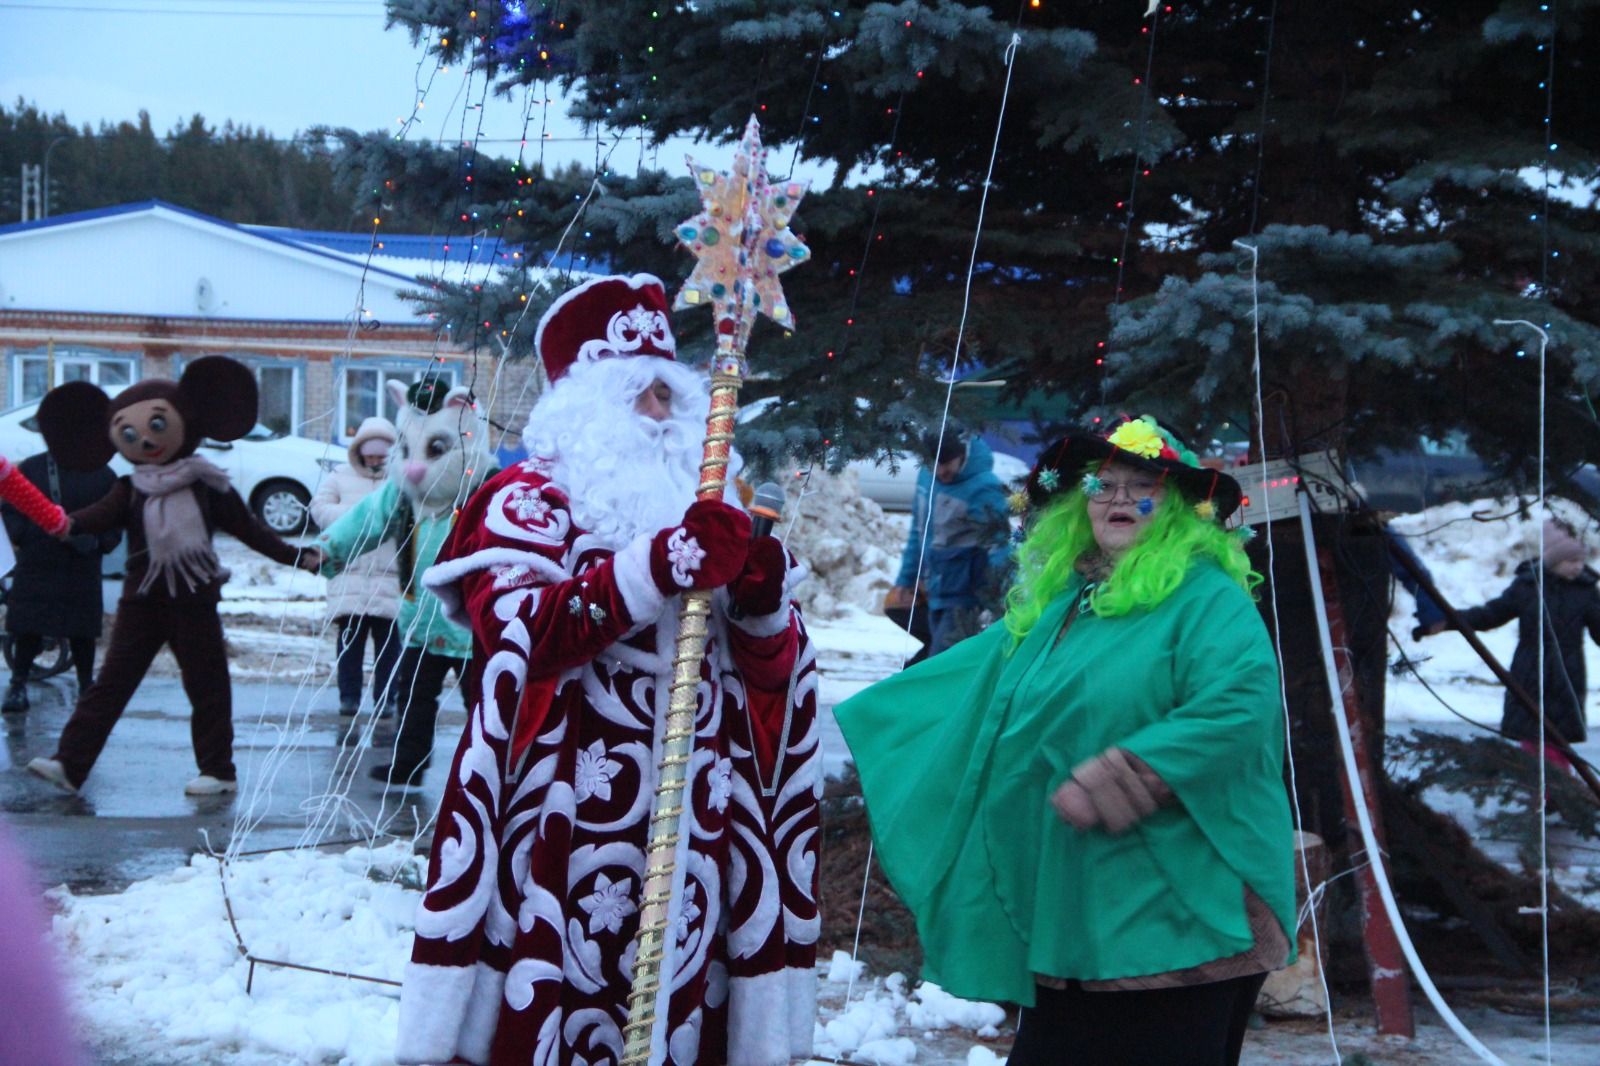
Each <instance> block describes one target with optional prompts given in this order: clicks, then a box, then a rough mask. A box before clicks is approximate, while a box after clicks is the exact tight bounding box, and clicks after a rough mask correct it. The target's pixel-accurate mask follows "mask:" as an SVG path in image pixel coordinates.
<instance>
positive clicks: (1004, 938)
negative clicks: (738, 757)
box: [834, 416, 1295, 1066]
mask: <svg viewBox="0 0 1600 1066" xmlns="http://www.w3.org/2000/svg"><path fill="white" fill-rule="evenodd" d="M1027 492H1028V497H1029V502H1030V504H1031V509H1032V510H1033V511H1034V513H1035V514H1036V515H1037V517H1036V518H1035V519H1034V520H1033V521H1032V523H1031V525H1030V527H1029V529H1028V533H1027V536H1026V538H1025V539H1024V541H1023V542H1022V545H1021V547H1020V549H1019V551H1018V562H1019V565H1018V573H1017V578H1016V583H1015V585H1014V586H1013V587H1012V589H1011V590H1010V592H1009V594H1008V596H1007V607H1008V610H1007V613H1006V615H1005V618H1004V619H1003V624H1000V625H995V626H991V627H990V628H989V629H988V630H986V631H985V632H983V633H981V634H979V635H978V636H976V637H973V638H972V639H970V640H967V641H964V642H963V643H961V644H958V645H957V646H955V647H954V648H952V649H951V650H949V651H947V652H946V653H944V654H943V655H940V656H936V657H934V658H932V659H930V660H928V661H927V662H925V663H922V664H920V665H919V666H916V667H914V668H912V669H909V670H906V671H904V672H902V673H900V674H898V675H897V676H895V677H892V678H889V679H887V680H885V681H882V682H880V683H878V684H876V685H874V686H872V687H871V688H869V689H867V690H866V691H865V692H863V693H861V694H860V695H858V696H856V697H854V698H853V699H850V700H847V701H845V702H844V703H841V704H840V705H839V706H838V707H837V708H835V711H834V713H835V716H836V717H837V719H838V722H839V725H840V727H841V729H842V730H843V731H844V735H845V739H846V740H847V741H848V742H849V745H850V750H851V753H852V755H853V757H854V759H855V764H856V767H857V769H858V771H859V772H860V775H861V784H862V789H863V791H864V792H865V795H866V802H867V809H868V811H869V812H870V814H871V818H872V826H873V836H874V838H875V840H876V843H877V850H878V854H879V856H880V857H881V860H882V863H883V868H884V871H885V873H886V874H887V875H888V878H889V880H890V882H891V883H892V884H893V885H894V887H895V889H896V891H898V892H899V894H900V896H901V898H902V899H904V900H905V902H906V904H907V906H909V907H910V908H911V910H912V912H913V913H914V914H915V915H916V918H917V929H918V932H919V934H920V935H921V939H922V945H923V950H924V954H925V964H924V971H923V976H924V978H925V979H926V980H929V981H934V982H937V983H938V984H940V985H942V986H944V987H945V988H946V989H947V990H949V991H951V992H953V993H955V994H956V995H960V996H966V997H969V998H975V999H999V1000H1010V1001H1012V1002H1016V1003H1018V1004H1020V1005H1021V1006H1022V1015H1021V1021H1020V1023H1019V1029H1018V1036H1017V1042H1016V1046H1015V1047H1014V1048H1013V1050H1012V1055H1011V1058H1010V1060H1009V1061H1010V1063H1011V1066H1036V1064H1040V1063H1052V1064H1061V1063H1069V1064H1081V1066H1142V1064H1149V1066H1231V1064H1233V1063H1236V1062H1237V1061H1238V1057H1239V1050H1240V1046H1241V1044H1242V1042H1243V1038H1244V1030H1245V1023H1246V1021H1247V1020H1248V1018H1249V1013H1250V1008H1251V1006H1252V1005H1253V1004H1254V1001H1255V996H1256V993H1257V991H1258V990H1259V989H1260V987H1261V983H1262V981H1263V980H1265V976H1266V974H1267V972H1269V971H1271V970H1274V969H1277V968H1279V967H1281V966H1283V965H1285V964H1287V963H1288V962H1290V961H1292V956H1293V949H1292V941H1293V936H1292V931H1293V929H1294V928H1295V922H1294V910H1295V907H1294V874H1293V866H1292V863H1293V840H1292V836H1293V833H1292V825H1291V822H1290V818H1289V807H1288V800H1287V796H1286V793H1285V789H1284V785H1283V750H1284V732H1283V729H1284V726H1283V713H1282V709H1281V704H1280V701H1279V686H1278V665H1277V660H1276V659H1275V657H1274V655H1273V649H1272V644H1271V641H1270V640H1269V639H1268V637H1267V633H1266V630H1265V627H1264V626H1263V625H1262V622H1261V618H1260V615H1259V614H1258V613H1257V611H1256V608H1255V604H1254V602H1253V599H1252V596H1251V589H1252V588H1253V586H1254V585H1256V584H1257V583H1259V582H1260V580H1261V578H1260V576H1259V575H1257V574H1255V573H1254V572H1252V571H1251V569H1250V564H1249V561H1248V560H1247V559H1246V557H1245V553H1244V549H1243V547H1242V545H1241V543H1240V541H1239V539H1238V538H1237V537H1236V536H1234V535H1233V534H1230V533H1228V532H1225V531H1224V530H1223V529H1222V527H1221V525H1220V523H1221V522H1222V521H1223V520H1225V519H1226V518H1227V517H1228V516H1229V515H1230V514H1231V513H1232V512H1233V511H1234V510H1236V509H1237V507H1238V506H1239V503H1240V500H1241V492H1240V489H1239V485H1238V483H1237V482H1235V481H1234V480H1233V479H1232V478H1230V477H1228V476H1227V475H1226V474H1223V473H1221V472H1219V471H1213V470H1209V469H1205V468H1202V467H1200V465H1199V463H1198V461H1197V460H1196V459H1195V456H1194V453H1193V452H1191V451H1190V450H1189V449H1188V448H1187V447H1186V446H1184V444H1183V443H1182V442H1181V441H1180V440H1179V439H1178V438H1177V437H1176V436H1175V435H1173V434H1172V433H1171V432H1170V431H1169V430H1168V429H1166V427H1164V426H1161V425H1160V424H1159V423H1157V422H1156V421H1155V420H1154V419H1153V418H1150V417H1149V416H1146V417H1144V418H1140V419H1134V420H1130V421H1127V422H1124V423H1123V424H1122V425H1120V426H1118V427H1117V428H1116V429H1115V431H1114V432H1112V433H1111V434H1109V435H1108V436H1101V435H1096V434H1073V435H1069V436H1067V437H1064V438H1062V439H1061V440H1060V441H1057V442H1056V443H1055V444H1053V445H1051V446H1050V447H1049V448H1047V449H1046V450H1045V451H1044V453H1043V455H1042V456H1041V458H1040V461H1039V465H1038V466H1036V467H1035V469H1034V471H1033V472H1032V474H1031V475H1030V476H1029V479H1028V486H1027Z"/></svg>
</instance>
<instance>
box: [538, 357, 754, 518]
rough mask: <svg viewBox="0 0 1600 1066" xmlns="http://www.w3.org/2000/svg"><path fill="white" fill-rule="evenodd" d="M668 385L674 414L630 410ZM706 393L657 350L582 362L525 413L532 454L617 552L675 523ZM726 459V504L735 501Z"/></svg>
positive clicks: (734, 470)
mask: <svg viewBox="0 0 1600 1066" xmlns="http://www.w3.org/2000/svg"><path fill="white" fill-rule="evenodd" d="M657 381H661V382H664V383H665V384H666V385H667V386H668V387H669V388H671V389H672V402H671V412H672V413H671V416H670V417H669V418H667V419H666V420H664V421H661V422H657V421H656V420H655V419H653V418H650V417H649V416H648V415H643V414H640V413H639V412H638V411H636V410H635V404H636V403H637V401H638V398H639V394H640V393H642V392H644V391H645V390H646V389H648V388H650V386H651V385H653V384H654V383H655V382H657ZM710 408H711V394H710V391H709V389H708V387H707V382H706V378H705V376H704V375H703V374H701V373H699V372H698V371H695V370H693V369H691V368H689V367H687V366H684V365H683V364H682V363H677V362H674V361H672V360H670V359H660V358H656V357H655V356H619V357H613V358H607V359H580V360H579V361H578V362H576V363H574V364H573V365H572V367H571V368H570V369H569V370H568V371H567V373H566V374H565V375H563V376H562V377H561V378H560V379H559V380H558V381H556V383H555V384H554V385H552V386H551V387H550V389H549V391H547V392H546V393H545V394H544V395H543V396H541V397H540V398H539V400H538V402H537V403H535V404H534V406H533V410H532V411H531V412H529V414H528V424H527V426H526V427H525V428H524V429H523V431H522V436H523V441H524V442H525V443H526V444H527V446H528V454H529V457H530V458H532V459H534V460H536V461H539V462H541V463H542V464H544V465H545V466H546V467H547V468H548V469H549V471H550V479H551V481H552V482H554V484H555V486H556V487H557V488H559V489H561V490H562V491H563V492H565V493H566V494H567V498H568V500H569V501H570V506H571V509H572V519H573V522H575V523H576V524H577V526H578V528H580V529H582V530H584V531H586V532H588V533H592V534H594V535H595V536H596V537H598V538H599V539H600V540H601V541H602V542H603V543H605V544H607V545H609V546H611V547H612V548H614V549H621V548H622V547H624V546H626V545H627V544H628V542H629V541H631V540H632V539H633V538H634V537H635V536H637V535H638V534H640V533H649V532H654V531H655V530H658V529H665V528H667V527H669V526H672V525H675V524H676V523H677V522H678V520H679V519H680V518H682V517H683V512H684V510H685V509H687V508H688V506H689V504H691V503H693V502H694V496H695V491H696V489H698V488H699V485H700V462H701V457H702V452H703V449H704V443H705V432H706V430H705V427H706V415H707V413H708V412H709V411H710ZM740 465H741V464H740V461H739V459H738V457H737V456H733V457H731V458H730V462H729V465H728V489H727V492H726V494H725V496H726V498H727V500H728V502H730V503H733V504H734V505H736V506H737V505H738V493H737V491H736V490H735V489H734V477H735V476H736V475H737V474H738V470H739V467H740Z"/></svg>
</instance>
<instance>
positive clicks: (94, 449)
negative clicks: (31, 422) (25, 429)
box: [39, 381, 117, 470]
mask: <svg viewBox="0 0 1600 1066" xmlns="http://www.w3.org/2000/svg"><path fill="white" fill-rule="evenodd" d="M110 412H111V397H109V396H107V395H106V394H105V393H103V392H101V391H100V390H99V389H97V388H95V387H94V386H93V385H91V384H89V383H88V382H87V381H69V382H67V383H66V384H65V385H58V386H57V387H55V388H53V389H51V390H50V391H49V392H47V393H45V395H44V399H43V400H41V401H39V432H40V433H43V434H44V443H45V447H46V448H49V449H50V454H51V455H53V456H55V459H56V462H58V463H60V464H61V465H62V466H64V467H66V468H67V469H68V470H98V469H100V468H101V467H102V466H105V465H106V464H107V463H109V462H110V461H111V457H112V456H113V455H115V454H117V449H116V446H115V445H113V444H112V443H111V430H110V425H111V414H110Z"/></svg>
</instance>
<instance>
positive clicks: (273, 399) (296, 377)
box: [252, 362, 301, 435]
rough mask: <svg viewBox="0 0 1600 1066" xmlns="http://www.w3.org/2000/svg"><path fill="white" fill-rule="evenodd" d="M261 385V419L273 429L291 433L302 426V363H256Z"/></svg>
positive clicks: (281, 432) (258, 415) (263, 423)
mask: <svg viewBox="0 0 1600 1066" xmlns="http://www.w3.org/2000/svg"><path fill="white" fill-rule="evenodd" d="M252 369H253V370H255V372H256V382H257V384H259V385H260V387H261V404H260V407H259V409H258V412H259V413H258V414H257V416H256V417H257V420H258V421H259V422H260V423H261V424H262V425H264V426H266V427H267V428H268V429H270V430H272V432H273V433H276V434H279V435H287V434H291V433H295V432H298V431H299V428H300V377H301V368H300V367H299V366H298V365H294V364H290V365H287V366H285V365H282V364H277V363H264V362H256V363H253V364H252Z"/></svg>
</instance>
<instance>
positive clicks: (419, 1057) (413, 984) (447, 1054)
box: [394, 962, 488, 1066]
mask: <svg viewBox="0 0 1600 1066" xmlns="http://www.w3.org/2000/svg"><path fill="white" fill-rule="evenodd" d="M476 984H477V973H476V968H475V967H470V966H429V965H425V964H423V963H420V962H408V963H406V971H405V980H404V982H402V984H401V986H400V1027H399V1033H398V1035H397V1036H396V1038H395V1048H394V1060H395V1062H397V1063H402V1064H418V1066H426V1064H428V1063H438V1062H449V1061H450V1060H451V1059H453V1058H455V1057H456V1055H457V1047H458V1044H459V1042H460V1040H461V1038H462V1035H463V1029H464V1026H465V1023H466V1018H467V1014H468V1012H469V1009H470V1007H471V1000H472V993H473V989H474V988H475V987H476ZM474 1061H476V1062H487V1061H488V1059H487V1058H484V1059H477V1060H474Z"/></svg>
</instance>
